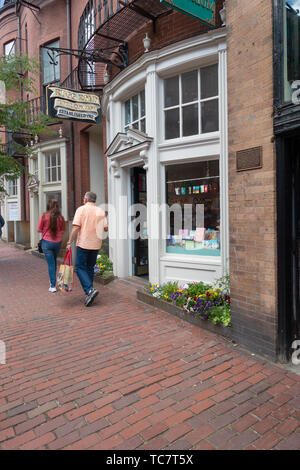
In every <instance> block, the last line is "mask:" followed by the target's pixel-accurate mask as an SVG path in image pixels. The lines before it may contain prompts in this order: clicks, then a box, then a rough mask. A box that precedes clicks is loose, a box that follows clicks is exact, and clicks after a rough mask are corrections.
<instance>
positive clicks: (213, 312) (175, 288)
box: [145, 275, 231, 326]
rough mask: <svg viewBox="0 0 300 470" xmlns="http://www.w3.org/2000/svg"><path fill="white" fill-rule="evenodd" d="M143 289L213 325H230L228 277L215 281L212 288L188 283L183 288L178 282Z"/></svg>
mask: <svg viewBox="0 0 300 470" xmlns="http://www.w3.org/2000/svg"><path fill="white" fill-rule="evenodd" d="M145 289H146V290H147V292H148V293H149V294H151V295H153V297H156V298H159V299H162V300H165V301H167V302H172V303H173V304H175V305H176V306H178V307H181V308H183V309H184V310H186V311H188V312H192V313H193V314H195V315H197V316H199V317H200V318H202V319H203V320H210V321H212V323H214V324H215V325H217V324H222V325H225V326H230V324H231V323H230V321H231V316H230V284H229V276H228V275H226V276H223V277H222V278H219V279H217V280H216V282H215V284H214V285H213V286H211V285H209V284H205V283H203V282H192V283H191V282H190V283H188V284H184V285H183V286H180V285H178V282H168V283H166V284H163V285H161V286H159V285H158V284H148V285H147V286H146V287H145Z"/></svg>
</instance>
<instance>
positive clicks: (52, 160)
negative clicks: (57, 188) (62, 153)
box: [51, 153, 56, 166]
mask: <svg viewBox="0 0 300 470" xmlns="http://www.w3.org/2000/svg"><path fill="white" fill-rule="evenodd" d="M51 166H56V153H53V154H52V155H51Z"/></svg>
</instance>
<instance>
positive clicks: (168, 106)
mask: <svg viewBox="0 0 300 470" xmlns="http://www.w3.org/2000/svg"><path fill="white" fill-rule="evenodd" d="M218 93H219V92H218V65H217V64H216V65H210V66H208V67H203V68H201V69H200V70H193V71H191V72H186V73H182V74H181V75H177V76H175V77H171V78H168V79H166V80H164V115H165V116H164V117H165V139H166V140H168V139H176V138H180V137H188V136H192V135H199V134H205V133H208V132H214V131H218V130H219V111H218V109H219V97H218Z"/></svg>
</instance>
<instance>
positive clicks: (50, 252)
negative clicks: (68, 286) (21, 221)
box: [37, 199, 65, 292]
mask: <svg viewBox="0 0 300 470" xmlns="http://www.w3.org/2000/svg"><path fill="white" fill-rule="evenodd" d="M37 231H38V232H41V233H42V250H43V252H44V254H45V256H46V260H47V264H48V273H49V278H50V288H49V292H56V287H55V286H56V259H57V256H58V253H59V251H60V248H61V243H62V237H63V233H64V231H65V220H64V218H63V216H62V215H61V213H60V209H59V205H58V202H57V201H56V199H49V201H48V204H47V212H45V213H44V214H43V215H42V216H41V217H40V220H39V223H38V226H37Z"/></svg>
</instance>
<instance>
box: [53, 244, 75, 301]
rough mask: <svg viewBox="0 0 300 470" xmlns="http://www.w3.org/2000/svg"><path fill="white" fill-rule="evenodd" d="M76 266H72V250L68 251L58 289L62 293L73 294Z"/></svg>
mask: <svg viewBox="0 0 300 470" xmlns="http://www.w3.org/2000/svg"><path fill="white" fill-rule="evenodd" d="M73 278H74V266H72V250H71V249H70V250H68V251H67V253H66V256H65V258H64V261H63V264H61V265H60V267H59V271H58V275H57V281H56V289H57V290H60V291H62V292H71V291H72V290H73Z"/></svg>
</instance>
